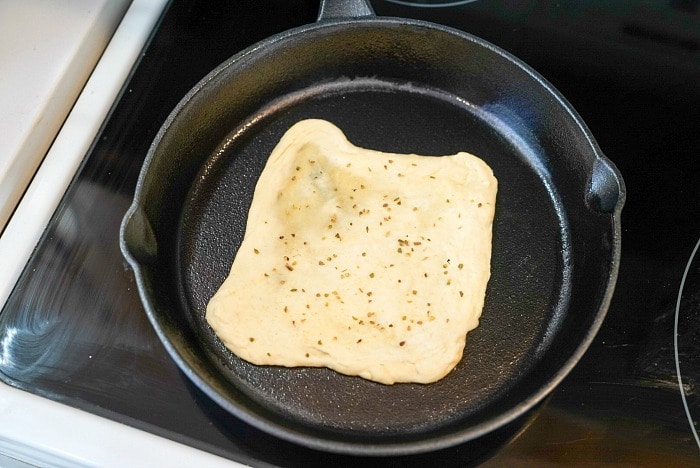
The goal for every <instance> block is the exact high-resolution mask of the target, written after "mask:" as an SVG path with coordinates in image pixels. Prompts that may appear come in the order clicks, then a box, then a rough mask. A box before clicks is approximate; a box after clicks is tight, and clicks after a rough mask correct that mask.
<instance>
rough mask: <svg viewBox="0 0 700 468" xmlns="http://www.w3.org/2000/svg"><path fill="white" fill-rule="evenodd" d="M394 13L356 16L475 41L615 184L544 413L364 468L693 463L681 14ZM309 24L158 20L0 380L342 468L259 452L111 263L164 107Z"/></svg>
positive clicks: (218, 10) (294, 18)
mask: <svg viewBox="0 0 700 468" xmlns="http://www.w3.org/2000/svg"><path fill="white" fill-rule="evenodd" d="M397 3H399V2H397ZM397 3H393V2H388V1H384V0H375V1H374V2H373V4H374V7H375V10H376V12H377V13H378V14H380V15H389V16H404V17H414V18H420V19H427V20H431V21H434V22H438V23H443V24H447V25H450V26H454V27H457V28H460V29H463V30H465V31H467V32H470V33H472V34H475V35H477V36H481V37H483V38H485V39H486V40H489V41H491V42H493V43H495V44H496V45H499V46H501V47H502V48H504V49H506V50H508V51H510V52H511V53H513V54H514V55H516V56H518V57H519V58H521V59H522V60H524V61H525V62H526V63H528V64H529V65H531V66H532V67H533V68H535V69H536V70H537V71H539V72H540V73H541V74H542V75H543V76H544V77H545V78H546V79H548V80H549V81H550V82H552V83H553V84H554V86H555V87H556V88H558V89H559V90H560V91H561V92H562V94H563V95H564V96H566V98H567V99H568V100H569V101H570V102H571V103H572V104H573V106H574V108H576V109H577V110H578V112H579V113H580V115H581V116H582V117H583V119H584V121H585V122H586V123H587V124H588V126H589V127H590V129H591V131H592V133H593V134H594V135H595V137H596V139H597V141H598V143H599V144H600V147H601V148H602V150H603V152H604V153H605V154H606V155H607V156H608V157H609V158H610V159H611V160H612V161H613V162H614V163H615V164H616V165H617V166H618V168H619V169H620V171H621V173H622V175H623V177H624V179H625V183H626V186H627V203H626V205H625V208H624V210H623V216H622V230H623V232H622V246H623V252H622V262H621V265H620V273H619V279H618V283H617V288H616V291H615V294H614V297H613V300H612V304H611V306H610V309H609V312H608V315H607V318H606V320H605V322H604V324H603V326H602V329H601V330H600V332H599V334H598V336H597V338H596V340H595V341H594V343H593V344H592V346H591V348H590V349H589V351H588V352H587V353H586V355H585V356H584V357H583V359H582V360H581V362H580V363H579V365H578V366H577V367H576V368H575V369H574V371H573V372H572V373H571V374H570V375H569V376H568V377H567V378H566V380H565V381H564V382H563V383H562V384H561V385H560V386H559V387H558V388H557V389H556V390H555V391H554V393H553V394H552V395H551V397H549V398H548V399H547V400H546V401H545V402H544V403H543V404H541V405H540V406H539V407H538V408H537V409H536V410H535V411H533V412H532V413H531V414H529V415H527V417H525V418H523V419H522V420H519V421H516V422H515V423H513V424H511V425H510V426H507V427H505V428H503V429H501V430H499V431H497V432H496V433H493V434H491V435H489V436H486V437H485V438H482V439H480V440H477V441H474V442H470V443H467V444H464V445H461V446H458V447H454V448H451V449H447V450H442V451H439V452H434V453H430V454H423V455H417V456H411V457H404V458H400V459H398V458H380V459H363V460H362V461H363V465H367V466H373V465H383V464H398V463H401V465H402V466H403V465H408V466H410V465H416V466H418V465H420V466H422V465H425V464H426V463H427V462H430V463H431V464H436V463H440V464H442V465H443V466H465V465H472V464H486V465H489V464H492V465H504V464H509V465H512V464H514V463H518V464H532V465H537V466H541V465H545V464H546V465H552V464H555V465H556V464H571V463H574V462H576V463H591V464H600V463H622V464H654V465H658V464H663V465H676V466H678V465H685V464H696V463H698V462H699V461H700V456H699V455H700V450H699V448H698V441H697V430H698V427H697V426H699V425H700V424H698V423H695V426H696V427H692V426H691V424H692V423H691V422H689V421H697V420H698V419H699V418H700V395H699V393H698V387H697V385H698V384H697V382H698V379H699V378H700V258H696V259H695V260H694V261H691V256H692V254H693V253H694V250H693V249H694V248H695V247H696V243H697V242H698V238H699V237H700V164H698V163H697V156H698V155H699V154H700V86H698V83H699V82H700V3H698V2H697V1H695V0H669V1H667V2H656V3H652V2H644V1H634V2H607V1H602V0H601V1H586V2H557V1H535V0H532V1H522V2H513V3H510V2H500V1H492V0H484V1H477V2H452V3H465V4H464V5H461V6H460V5H457V6H452V7H450V8H435V7H433V8H417V7H415V6H407V5H398V4H397ZM405 3H415V2H405ZM428 3H431V2H428ZM432 3H433V4H435V3H437V2H432ZM433 6H435V5H433ZM317 7H318V5H317V2H315V1H304V0H294V1H289V0H275V1H270V2H214V1H204V0H199V1H191V0H185V1H175V2H173V3H172V5H171V6H170V7H169V9H168V10H167V12H166V14H165V16H164V18H163V21H162V22H161V24H160V26H159V28H158V29H157V30H156V31H155V32H154V35H153V38H152V40H151V42H150V44H149V45H148V46H147V48H146V49H145V51H144V52H145V54H144V56H143V58H142V60H141V61H140V63H139V64H138V65H137V67H136V68H135V69H134V72H133V75H132V76H131V78H130V80H129V81H128V82H127V83H126V85H125V88H124V90H123V93H122V95H121V97H120V98H119V100H118V102H117V103H116V104H115V107H114V109H113V111H112V113H111V114H110V116H109V117H108V119H107V120H106V122H105V124H104V126H103V129H102V131H101V133H100V134H99V135H98V137H97V138H96V140H95V143H94V145H93V147H92V149H91V150H90V151H89V153H88V154H87V155H86V157H85V160H84V163H83V165H82V166H81V168H80V170H79V172H78V174H77V175H76V177H75V179H74V181H73V183H72V184H71V186H70V187H69V189H68V191H67V192H66V194H65V196H64V198H63V200H62V202H61V204H60V206H59V208H58V210H57V211H56V213H55V215H54V217H53V219H52V221H51V223H50V225H49V226H48V228H47V230H46V232H45V234H44V236H43V238H42V240H41V242H40V244H39V246H38V247H37V249H36V251H35V253H34V254H33V256H32V258H31V260H30V262H29V263H28V265H27V267H26V268H25V271H24V273H23V274H22V276H21V278H20V280H19V282H18V284H17V286H16V287H15V289H14V291H13V293H12V294H11V296H10V298H9V300H8V302H7V303H6V305H5V307H4V308H3V309H2V312H0V343H2V344H3V346H2V347H0V379H2V380H4V381H5V382H6V383H8V384H10V385H13V386H16V387H19V388H21V389H24V390H26V391H29V392H32V393H36V394H39V395H42V396H44V397H47V398H50V399H53V400H57V401H60V402H63V403H66V404H68V405H71V406H75V407H78V408H82V409H86V410H87V411H90V412H93V413H95V414H98V415H101V416H104V417H107V418H110V419H114V420H117V421H120V422H124V423H126V424H129V425H132V426H135V427H138V428H141V429H144V430H146V431H149V432H153V433H155V434H159V435H161V436H164V437H167V438H171V439H174V440H177V441H180V442H182V443H184V444H188V445H192V446H194V447H198V448H201V449H204V450H207V451H210V452H213V453H216V454H219V455H222V456H224V457H228V458H231V459H233V460H237V461H240V462H243V463H248V464H252V465H265V464H271V465H279V466H320V465H323V466H326V465H329V464H332V463H340V464H344V463H348V462H353V461H357V460H354V459H353V458H352V457H348V456H339V455H333V454H326V453H321V452H316V451H313V450H309V449H305V448H301V447H297V446H295V445H292V444H290V443H286V442H282V441H279V440H276V439H274V438H272V437H271V436H268V435H266V434H264V433H262V432H260V431H258V430H257V429H254V428H252V427H251V426H249V425H247V424H245V423H243V422H240V421H238V420H236V419H235V418H232V417H231V416H229V415H228V414H227V413H225V412H224V411H222V410H221V409H219V408H218V407H217V405H216V404H214V403H213V402H211V401H210V400H209V399H208V398H207V397H206V396H205V395H204V394H202V393H201V392H200V391H198V390H197V389H196V388H195V387H194V386H193V385H191V384H190V383H189V381H188V379H187V378H186V377H185V376H184V375H183V374H182V373H180V372H179V370H178V368H177V367H176V365H175V364H174V362H173V361H172V360H171V358H170V357H169V355H168V354H167V352H166V351H165V349H164V348H163V347H162V345H161V343H160V341H159V340H158V338H157V336H156V334H155V333H154V331H153V329H152V328H151V325H150V323H149V322H148V320H147V318H146V315H145V313H144V311H143V308H142V306H141V303H140V302H139V299H138V294H137V291H136V287H135V284H134V279H133V276H132V274H131V272H130V271H129V270H128V269H127V268H126V266H125V263H124V261H123V259H122V256H121V253H120V251H119V245H118V237H119V236H118V229H119V223H120V222H121V219H122V217H123V215H124V212H125V211H126V209H127V207H128V205H129V204H130V201H131V197H132V194H133V191H134V186H135V183H136V180H137V177H138V173H139V170H140V168H141V164H142V162H143V159H144V157H145V155H146V152H147V149H148V146H149V144H150V142H151V140H152V139H153V137H154V136H155V134H156V132H157V131H158V128H159V127H160V125H161V123H162V122H163V121H164V120H165V118H166V117H167V115H168V114H169V113H170V111H171V110H172V108H173V107H174V106H175V105H176V104H177V102H178V101H179V100H180V99H181V98H182V97H183V96H184V94H185V93H186V92H187V91H188V90H189V89H190V88H191V87H192V86H193V85H194V84H195V83H196V82H197V81H199V79H201V78H202V77H203V76H204V75H206V74H207V73H208V72H209V71H210V70H211V69H212V68H214V67H215V66H216V65H218V64H219V63H220V62H222V61H224V60H225V59H226V58H228V57H229V56H231V55H233V54H234V53H235V52H237V51H239V50H241V49H243V48H245V47H247V46H248V45H251V44H252V43H254V42H256V41H257V40H260V39H263V38H265V37H267V36H269V35H271V34H274V33H276V32H280V31H283V30H285V29H288V28H290V27H293V26H298V25H302V24H305V23H308V22H312V21H313V20H314V19H315V16H316V12H317ZM698 257H700V254H698ZM677 364H678V365H677ZM679 370H680V372H679ZM679 375H680V377H679ZM681 389H682V392H683V393H681ZM686 408H687V409H686Z"/></svg>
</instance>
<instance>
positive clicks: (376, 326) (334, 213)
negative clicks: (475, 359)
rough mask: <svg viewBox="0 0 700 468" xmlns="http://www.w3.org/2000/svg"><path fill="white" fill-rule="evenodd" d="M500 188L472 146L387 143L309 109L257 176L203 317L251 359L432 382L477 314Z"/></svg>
mask: <svg viewBox="0 0 700 468" xmlns="http://www.w3.org/2000/svg"><path fill="white" fill-rule="evenodd" d="M496 190H497V182H496V179H495V178H494V176H493V173H492V171H491V169H490V168H489V167H488V166H487V165H486V163H484V162H483V161H482V160H481V159H479V158H477V157H476V156H473V155H471V154H468V153H458V154H455V155H451V156H437V157H436V156H418V155H405V154H391V153H382V152H379V151H373V150H368V149H363V148H358V147H356V146H354V145H352V144H351V143H350V142H348V140H347V139H346V138H345V135H344V134H343V133H342V132H341V131H340V130H339V129H338V128H337V127H335V126H334V125H332V124H331V123H329V122H326V121H324V120H304V121H301V122H299V123H297V124H295V125H294V126H293V127H292V128H290V129H289V130H288V131H287V133H285V135H284V136H283V137H282V139H281V140H280V142H279V144H278V145H277V146H276V147H275V149H274V151H273V152H272V154H271V156H270V158H269V160H268V162H267V165H266V166H265V169H264V170H263V172H262V174H261V176H260V179H259V181H258V183H257V186H256V189H255V193H254V197H253V202H252V205H251V207H250V212H249V214H248V221H247V226H246V232H245V237H244V239H243V243H242V245H241V247H240V249H239V251H238V252H237V254H236V257H235V260H234V262H233V265H232V267H231V272H230V274H229V276H228V278H227V279H226V280H225V281H224V283H223V285H222V286H221V288H220V289H219V290H218V292H217V293H216V294H215V295H214V297H213V298H212V299H211V301H210V302H209V304H208V306H207V312H206V318H207V321H208V322H209V324H210V325H211V327H212V328H213V329H214V331H215V332H216V334H217V335H218V336H219V338H220V339H221V340H222V341H223V343H224V344H225V345H226V346H227V347H228V348H229V349H230V350H231V351H232V352H233V353H235V354H236V355H237V356H239V357H240V358H242V359H245V360H246V361H249V362H251V363H253V364H258V365H279V366H288V367H295V366H316V367H321V366H325V367H329V368H331V369H334V370H336V371H337V372H340V373H343V374H347V375H357V376H360V377H363V378H365V379H369V380H373V381H376V382H381V383H384V384H392V383H396V382H419V383H430V382H434V381H436V380H438V379H440V378H442V377H444V376H445V375H446V374H448V373H449V372H450V370H452V369H453V368H454V366H455V365H456V364H457V363H458V362H459V360H460V359H461V357H462V352H463V350H464V345H465V339H466V335H467V332H468V331H469V330H472V329H474V328H475V327H476V326H477V325H478V323H479V317H480V315H481V311H482V308H483V304H484V295H485V291H486V285H487V283H488V280H489V276H490V259H491V231H492V222H493V216H494V208H495V198H496Z"/></svg>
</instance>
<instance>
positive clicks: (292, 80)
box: [120, 0, 625, 455]
mask: <svg viewBox="0 0 700 468" xmlns="http://www.w3.org/2000/svg"><path fill="white" fill-rule="evenodd" d="M306 118H321V119H325V120H329V121H331V122H332V123H334V124H335V125H336V126H338V127H339V128H341V129H342V130H343V132H344V133H345V134H346V135H347V136H348V138H349V139H350V141H351V142H352V143H354V144H355V145H357V146H361V147H365V148H372V149H377V150H381V151H388V152H394V153H417V154H425V155H439V154H453V153H456V152H459V151H468V152H470V153H473V154H476V155H478V156H479V157H481V158H482V159H483V160H484V161H486V162H487V163H488V164H489V166H490V167H491V168H492V169H493V171H494V174H495V176H496V178H497V179H498V181H499V193H498V196H497V200H496V214H495V218H494V223H493V245H492V257H491V279H490V280H489V286H488V289H487V292H486V300H485V305H484V310H483V313H482V317H481V320H480V325H479V327H478V328H477V329H475V330H473V331H472V332H470V333H469V335H468V337H467V344H466V347H465V350H464V355H463V358H462V360H461V361H460V363H459V364H458V365H457V367H456V368H455V369H454V370H453V371H452V372H451V373H450V374H449V375H447V376H446V377H445V378H443V379H442V380H440V381H438V382H436V383H433V384H428V385H420V384H397V385H393V386H386V385H381V384H377V383H374V382H369V381H365V380H363V379H360V378H355V377H348V376H344V375H340V374H337V373H334V372H333V371H330V370H329V369H322V368H281V367H274V366H269V367H264V366H254V365H251V364H249V363H247V362H245V361H243V360H241V359H239V358H238V357H236V356H235V355H233V354H232V353H231V352H229V351H228V350H227V349H226V347H225V346H224V345H223V344H222V343H221V342H220V341H219V339H218V338H217V337H216V336H215V334H214V333H213V331H212V330H211V328H210V327H209V326H208V324H207V322H206V320H205V317H204V314H205V309H206V304H207V302H208V300H209V298H211V296H212V295H213V294H214V292H215V291H216V290H217V289H218V287H219V286H220V285H221V283H222V281H223V280H224V278H225V277H226V276H227V274H228V272H229V268H230V267H231V262H232V260H233V258H234V256H235V254H236V250H237V248H238V246H239V245H240V243H241V241H242V238H243V235H244V232H245V224H246V219H247V212H248V208H249V206H250V202H251V200H252V196H253V191H254V190H255V184H256V182H257V179H258V177H259V175H260V173H261V171H262V169H263V167H264V165H265V162H266V161H267V158H268V156H269V154H270V152H271V151H272V148H273V147H274V146H275V145H276V143H277V142H278V141H279V139H280V138H281V136H282V135H283V134H284V132H285V131H286V130H287V129H289V128H290V127H291V126H292V125H293V124H294V123H296V122H297V121H299V120H302V119H306ZM624 200H625V187H624V182H623V180H622V177H621V176H620V173H619V172H618V170H617V169H616V168H615V166H614V164H613V163H612V162H611V161H610V160H608V159H607V158H606V157H605V156H603V154H602V152H601V151H600V149H599V148H598V145H597V144H596V143H595V139H594V138H593V136H592V135H591V133H590V131H589V130H588V128H587V127H586V125H585V124H584V123H583V121H582V120H581V118H580V117H579V116H578V114H577V113H576V111H575V110H574V109H573V108H572V107H571V105H570V104H569V103H568V102H567V101H566V100H565V98H564V97H563V96H561V94H559V92H558V91H556V90H555V89H554V88H553V86H552V85H551V84H549V83H548V82H547V81H546V80H545V79H544V78H542V77H541V76H540V75H538V74H537V73H536V72H535V71H534V70H532V69H531V68H530V67H528V66H527V65H525V64H524V63H522V62H521V61H520V60H518V59H517V58H515V57H513V56H512V55H510V54H509V53H507V52H505V51H503V50H501V49H499V48H498V47H496V46H494V45H492V44H490V43H488V42H485V41H483V40H482V39H480V38H477V37H474V36H472V35H470V34H467V33H465V32H463V31H459V30H455V29H452V28H448V27H445V26H441V25H438V24H433V23H428V22H425V21H417V20H412V19H402V18H384V17H378V16H375V15H374V13H373V11H372V9H371V6H370V5H369V3H367V2H366V1H360V0H355V1H340V0H339V1H323V2H322V3H321V7H320V10H319V20H318V21H317V22H315V23H313V24H309V25H306V26H303V27H300V28H296V29H293V30H289V31H285V32H283V33H280V34H278V35H275V36H272V37H270V38H268V39H265V40H263V41H262V42H260V43H258V44H256V45H254V46H252V47H250V48H248V49H246V50H244V51H242V52H240V53H238V54H236V55H234V56H233V57H231V58H230V59H229V60H227V61H226V62H224V63H223V64H221V65H220V66H219V67H217V68H216V69H215V70H213V71H212V72H211V73H210V74H209V75H207V76H206V77H205V78H204V79H203V80H202V81H201V82H200V83H198V84H197V85H196V86H195V87H194V88H193V89H192V90H191V91H190V92H189V93H188V94H187V95H186V96H184V97H183V99H182V101H181V102H180V103H179V104H178V105H177V107H176V108H175V109H174V110H173V112H172V113H171V114H170V116H169V117H168V119H167V120H166V121H165V122H164V124H163V126H162V127H161V129H160V131H159V132H158V134H157V136H156V138H155V140H154V142H153V144H152V146H151V148H150V150H149V152H148V154H147V155H146V159H145V161H144V165H143V168H142V170H141V173H140V176H139V180H138V183H137V186H136V191H135V194H134V200H133V203H132V205H131V207H130V209H129V210H128V212H127V213H126V215H125V217H124V220H123V222H122V227H121V231H120V245H121V248H122V252H123V253H124V257H125V259H126V261H127V262H128V263H129V265H130V266H131V268H132V269H133V272H134V276H135V279H136V284H137V286H138V290H139V294H140V297H141V301H142V303H143V305H144V309H145V311H146V314H147V315H148V317H149V320H150V321H151V323H152V325H153V327H154V329H155V330H156V332H157V334H158V336H159V337H160V339H161V341H162V342H163V344H164V346H165V348H166V349H167V351H168V352H169V354H170V355H171V356H172V358H173V359H174V361H175V362H176V363H177V364H178V366H179V367H180V369H181V370H182V372H183V373H184V374H185V375H186V376H187V377H188V378H189V379H190V380H191V381H192V382H193V383H194V384H195V385H196V386H197V387H198V388H199V389H200V390H202V391H203V392H204V393H205V394H206V395H207V396H208V397H209V398H211V399H212V400H213V401H215V402H216V403H218V404H219V405H220V406H221V407H222V408H223V409H225V410H226V411H227V412H228V414H230V417H232V418H238V419H240V420H243V421H245V422H247V423H249V424H251V425H253V426H255V427H257V428H259V429H261V430H263V431H266V432H268V433H270V434H272V435H274V436H276V437H279V438H281V439H285V440H287V441H291V442H293V443H296V444H300V445H303V446H306V447H311V448H314V449H318V450H325V451H330V452H336V453H345V454H355V455H406V454H414V453H419V452H429V451H434V450H438V449H441V448H446V447H450V446H455V445H458V444H463V443H465V442H467V441H471V440H475V439H477V438H479V437H482V436H484V435H485V434H488V433H491V432H493V431H495V430H496V429H498V428H501V427H504V426H505V425H507V424H508V423H510V422H512V421H515V420H517V419H519V418H521V417H522V416H523V415H525V414H526V413H527V412H528V411H530V410H531V409H532V408H534V407H535V406H536V405H537V404H538V403H539V402H541V401H542V400H543V399H544V398H545V396H547V395H548V394H549V393H551V392H552V391H553V390H554V389H555V388H556V386H557V385H558V384H559V383H560V382H561V381H562V380H563V379H564V377H565V376H566V375H567V374H568V373H569V372H570V371H571V369H572V368H573V367H574V366H575V365H576V363H577V362H578V361H579V360H580V359H581V357H582V356H583V354H584V353H585V351H586V349H587V348H588V346H589V345H590V343H591V342H592V340H593V339H594V337H595V335H596V333H597V331H598V329H599V328H600V326H601V323H602V322H603V320H604V317H605V314H606V312H607V309H608V306H609V303H610V300H611V297H612V294H613V290H614V286H615V281H616V279H617V273H618V268H619V262H620V242H621V227H620V214H621V210H622V206H623V204H624ZM251 313H257V311H251Z"/></svg>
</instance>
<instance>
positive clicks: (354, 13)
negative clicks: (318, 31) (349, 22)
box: [316, 0, 374, 21]
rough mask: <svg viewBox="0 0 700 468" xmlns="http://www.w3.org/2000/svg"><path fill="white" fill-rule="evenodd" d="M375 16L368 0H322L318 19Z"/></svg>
mask: <svg viewBox="0 0 700 468" xmlns="http://www.w3.org/2000/svg"><path fill="white" fill-rule="evenodd" d="M366 16H374V10H373V9H372V5H370V4H369V1H367V0H321V5H320V6H319V9H318V17H317V18H316V21H324V20H332V19H342V18H362V17H366Z"/></svg>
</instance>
